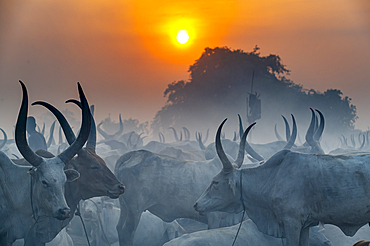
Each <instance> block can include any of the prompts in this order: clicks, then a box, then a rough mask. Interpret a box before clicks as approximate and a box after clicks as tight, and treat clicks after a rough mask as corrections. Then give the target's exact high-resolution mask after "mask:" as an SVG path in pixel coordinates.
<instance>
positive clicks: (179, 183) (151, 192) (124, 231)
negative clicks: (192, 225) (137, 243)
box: [115, 150, 222, 245]
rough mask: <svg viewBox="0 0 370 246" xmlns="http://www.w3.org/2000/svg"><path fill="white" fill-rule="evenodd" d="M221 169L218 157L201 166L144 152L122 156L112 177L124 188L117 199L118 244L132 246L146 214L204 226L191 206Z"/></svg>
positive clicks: (204, 218)
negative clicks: (124, 183) (123, 184)
mask: <svg viewBox="0 0 370 246" xmlns="http://www.w3.org/2000/svg"><path fill="white" fill-rule="evenodd" d="M221 167H222V164H221V162H220V160H219V159H218V158H217V157H216V158H214V159H213V160H210V161H203V162H199V161H198V162H197V161H185V160H179V159H176V158H173V157H170V156H166V155H160V154H156V153H152V152H149V151H146V150H139V151H133V152H129V153H127V154H125V155H123V156H121V157H120V159H119V160H118V161H117V164H116V169H115V174H116V176H117V178H118V179H119V180H125V182H127V186H126V191H125V193H124V194H123V195H122V196H121V197H120V198H119V200H120V206H121V215H120V221H119V223H118V225H117V231H118V234H119V237H120V244H121V245H133V239H134V235H135V230H136V228H137V226H138V223H139V220H140V216H141V213H142V212H143V211H145V210H149V211H150V212H151V213H153V214H155V215H156V216H158V217H159V218H161V219H162V220H164V221H166V222H171V221H173V220H175V219H176V218H190V219H195V220H198V221H202V222H207V219H206V217H205V216H200V215H199V214H198V213H197V212H196V211H195V210H194V209H193V204H194V202H195V201H196V199H197V198H198V197H199V196H200V195H201V193H202V191H203V190H204V189H205V188H206V186H207V183H208V182H209V181H210V180H211V179H212V177H213V176H214V175H215V174H216V173H217V170H219V169H220V168H221Z"/></svg>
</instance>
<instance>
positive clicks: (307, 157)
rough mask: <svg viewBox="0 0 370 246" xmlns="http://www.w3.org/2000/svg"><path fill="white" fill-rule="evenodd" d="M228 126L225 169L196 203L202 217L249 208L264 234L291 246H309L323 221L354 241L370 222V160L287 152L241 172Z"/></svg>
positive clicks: (284, 151) (365, 156)
mask: <svg viewBox="0 0 370 246" xmlns="http://www.w3.org/2000/svg"><path fill="white" fill-rule="evenodd" d="M224 122H225V121H224ZM224 122H223V123H222V124H221V125H220V127H219V129H218V131H217V135H216V143H217V145H216V146H217V147H216V148H217V153H218V155H219V157H220V159H221V160H222V163H223V169H222V170H221V172H219V173H218V174H217V175H216V176H215V177H214V178H213V181H212V182H211V184H210V185H209V186H208V188H207V189H206V190H205V191H204V193H203V194H202V196H201V197H200V198H199V199H198V201H197V202H196V203H195V205H194V208H195V209H196V210H197V211H198V212H200V213H202V214H203V213H207V212H210V211H224V212H234V213H236V212H240V211H241V210H243V207H244V208H245V210H246V213H247V214H248V216H249V217H250V218H251V219H252V220H253V222H254V223H255V224H256V225H257V227H258V229H259V230H260V231H261V232H263V233H265V234H268V235H270V236H274V237H279V238H286V246H297V245H300V246H307V245H308V238H309V228H310V227H311V226H314V225H318V223H319V222H322V223H324V224H333V225H336V226H338V227H339V228H340V229H341V230H342V231H343V232H344V234H346V235H347V236H353V235H354V234H355V233H356V231H357V230H358V229H359V228H361V227H362V226H363V225H365V224H367V223H368V222H369V221H370V213H369V207H370V197H369V196H368V194H369V192H370V179H369V178H368V177H369V176H370V165H369V163H370V155H358V156H345V155H343V156H330V155H323V154H321V155H320V154H302V153H295V152H291V151H289V150H282V151H280V152H278V153H276V154H275V155H274V156H272V157H271V158H270V159H269V160H267V161H266V162H265V163H264V164H263V165H260V166H258V167H255V168H245V169H238V168H236V167H235V166H233V164H232V163H231V162H230V161H229V160H228V159H227V158H226V155H225V153H224V151H223V149H222V146H221V141H220V135H221V129H222V126H223V124H224ZM250 128H251V126H250V127H249V128H248V129H247V130H246V132H245V133H244V134H246V133H247V132H248V131H249V129H250Z"/></svg>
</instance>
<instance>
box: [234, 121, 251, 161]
mask: <svg viewBox="0 0 370 246" xmlns="http://www.w3.org/2000/svg"><path fill="white" fill-rule="evenodd" d="M255 124H256V122H254V123H253V124H251V125H250V126H248V128H247V129H246V130H245V131H244V133H243V136H242V138H241V139H240V143H239V152H238V157H237V158H236V160H235V161H234V163H235V165H236V166H237V167H238V168H240V167H241V166H242V164H243V161H244V151H245V143H246V140H247V135H248V133H249V131H250V130H251V129H252V127H253V126H254V125H255Z"/></svg>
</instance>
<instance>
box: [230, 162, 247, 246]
mask: <svg viewBox="0 0 370 246" xmlns="http://www.w3.org/2000/svg"><path fill="white" fill-rule="evenodd" d="M242 177H243V176H242V170H241V169H240V200H241V202H242V205H243V215H242V218H241V220H240V224H239V228H238V231H237V232H236V235H235V238H234V241H233V244H232V246H234V244H235V242H236V239H237V238H238V235H239V231H240V228H241V227H242V223H243V219H244V215H245V206H244V201H243V182H242V181H243V179H242Z"/></svg>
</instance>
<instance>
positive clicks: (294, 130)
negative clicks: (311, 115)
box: [284, 114, 297, 149]
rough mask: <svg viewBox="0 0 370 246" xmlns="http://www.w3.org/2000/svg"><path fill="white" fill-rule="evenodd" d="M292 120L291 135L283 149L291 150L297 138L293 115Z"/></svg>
mask: <svg viewBox="0 0 370 246" xmlns="http://www.w3.org/2000/svg"><path fill="white" fill-rule="evenodd" d="M292 120H293V130H292V135H291V136H290V138H289V140H288V143H287V144H286V145H285V147H284V149H291V148H292V147H293V145H294V142H295V139H296V138H297V124H296V122H295V118H294V115H293V114H292Z"/></svg>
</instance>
